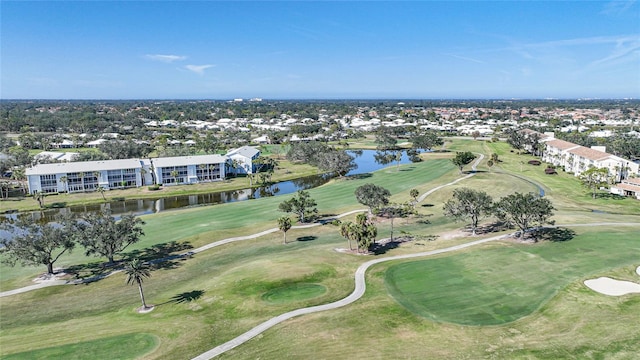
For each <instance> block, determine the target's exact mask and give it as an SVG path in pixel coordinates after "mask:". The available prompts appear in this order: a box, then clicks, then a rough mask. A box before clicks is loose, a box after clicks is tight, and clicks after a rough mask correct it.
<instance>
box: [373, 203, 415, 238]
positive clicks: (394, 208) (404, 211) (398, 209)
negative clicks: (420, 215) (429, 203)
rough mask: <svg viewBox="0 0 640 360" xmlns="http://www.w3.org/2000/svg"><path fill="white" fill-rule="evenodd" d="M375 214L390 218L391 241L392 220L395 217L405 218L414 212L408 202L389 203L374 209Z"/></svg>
mask: <svg viewBox="0 0 640 360" xmlns="http://www.w3.org/2000/svg"><path fill="white" fill-rule="evenodd" d="M375 214H376V215H377V216H382V217H386V218H389V219H391V235H390V238H391V241H393V220H394V219H395V218H406V217H408V216H410V215H414V214H416V211H415V209H414V207H413V206H411V205H409V204H389V205H387V206H383V207H380V208H378V209H376V212H375Z"/></svg>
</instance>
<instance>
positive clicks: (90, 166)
mask: <svg viewBox="0 0 640 360" xmlns="http://www.w3.org/2000/svg"><path fill="white" fill-rule="evenodd" d="M141 167H142V165H141V164H140V160H139V159H121V160H101V161H79V162H69V163H55V164H39V165H36V166H33V167H30V168H27V169H26V170H25V175H48V174H66V173H75V172H93V171H101V170H120V169H138V168H141Z"/></svg>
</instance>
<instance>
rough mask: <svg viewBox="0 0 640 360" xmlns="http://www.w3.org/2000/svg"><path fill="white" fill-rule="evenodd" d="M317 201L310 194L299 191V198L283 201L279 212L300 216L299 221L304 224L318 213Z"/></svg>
mask: <svg viewBox="0 0 640 360" xmlns="http://www.w3.org/2000/svg"><path fill="white" fill-rule="evenodd" d="M316 205H317V204H316V201H315V200H313V199H312V198H311V195H309V192H307V191H304V190H298V192H297V196H294V197H293V198H291V199H289V200H286V201H283V202H281V203H280V205H279V206H278V210H280V211H282V212H287V213H294V214H296V215H297V216H298V221H300V222H301V223H304V222H305V221H306V220H310V218H313V217H314V216H315V215H316V214H317V213H318V208H316Z"/></svg>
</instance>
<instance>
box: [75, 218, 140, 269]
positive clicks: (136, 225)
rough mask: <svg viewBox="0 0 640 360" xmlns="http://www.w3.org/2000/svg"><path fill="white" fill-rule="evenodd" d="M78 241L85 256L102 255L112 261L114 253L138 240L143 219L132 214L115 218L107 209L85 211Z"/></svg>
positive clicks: (120, 251) (121, 250)
mask: <svg viewBox="0 0 640 360" xmlns="http://www.w3.org/2000/svg"><path fill="white" fill-rule="evenodd" d="M82 220H83V221H82V223H81V228H82V229H81V230H82V231H81V232H80V243H81V244H82V245H83V246H84V247H85V252H86V255H87V256H90V255H94V256H104V257H106V258H107V259H108V260H109V263H110V264H112V263H114V258H115V256H116V255H118V254H120V253H122V252H123V251H124V250H125V249H126V248H127V247H128V246H129V245H131V244H135V243H137V242H138V241H140V237H141V236H143V235H144V231H143V230H142V225H144V221H142V220H141V219H140V218H137V217H135V216H134V215H124V216H122V217H121V218H120V220H119V221H118V220H116V219H115V218H114V217H113V216H111V213H110V212H109V211H103V212H100V213H87V214H86V215H84V216H83V218H82Z"/></svg>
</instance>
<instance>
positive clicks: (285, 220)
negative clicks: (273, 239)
mask: <svg viewBox="0 0 640 360" xmlns="http://www.w3.org/2000/svg"><path fill="white" fill-rule="evenodd" d="M278 228H279V229H280V231H282V233H283V234H284V241H283V242H284V243H285V244H286V243H287V231H289V230H290V229H291V218H290V217H288V216H283V217H280V218H278Z"/></svg>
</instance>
